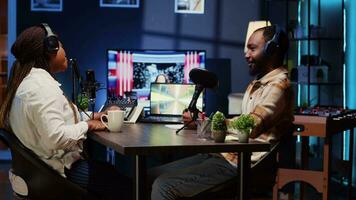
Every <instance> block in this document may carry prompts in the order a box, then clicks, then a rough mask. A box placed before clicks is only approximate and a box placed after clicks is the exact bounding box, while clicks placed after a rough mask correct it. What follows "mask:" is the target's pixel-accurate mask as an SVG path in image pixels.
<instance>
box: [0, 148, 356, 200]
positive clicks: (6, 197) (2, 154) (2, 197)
mask: <svg viewBox="0 0 356 200" xmlns="http://www.w3.org/2000/svg"><path fill="white" fill-rule="evenodd" d="M0 158H2V160H0V200H12V199H13V198H12V189H11V186H10V183H9V180H8V171H9V169H10V168H11V160H10V159H11V155H10V154H9V153H8V152H6V151H1V150H0ZM4 158H5V159H4ZM294 188H295V191H299V190H298V188H299V184H295V186H294ZM330 190H331V191H330V198H329V199H331V200H344V199H346V194H347V190H346V188H345V187H344V186H342V185H341V184H338V183H337V180H335V179H334V180H333V181H331V187H330ZM353 194H354V196H353V199H356V191H355V190H354V191H353ZM280 195H281V196H280V199H281V200H284V199H288V198H287V195H283V194H280ZM292 196H293V199H299V196H300V195H299V194H298V193H297V192H295V193H294V195H292ZM269 199H272V197H271V195H270V196H269V197H253V198H252V200H269ZM304 199H313V200H314V199H315V200H317V199H321V195H320V194H318V193H317V192H316V191H315V190H314V189H313V188H311V187H307V189H306V198H304ZM225 200H227V199H225Z"/></svg>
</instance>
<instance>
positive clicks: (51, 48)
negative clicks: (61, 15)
mask: <svg viewBox="0 0 356 200" xmlns="http://www.w3.org/2000/svg"><path fill="white" fill-rule="evenodd" d="M41 26H42V28H44V29H45V31H46V38H45V39H44V46H45V50H46V52H47V53H50V54H56V53H57V51H58V50H59V41H58V37H57V36H56V35H55V34H54V33H53V32H52V30H51V28H50V27H49V26H48V24H46V23H41Z"/></svg>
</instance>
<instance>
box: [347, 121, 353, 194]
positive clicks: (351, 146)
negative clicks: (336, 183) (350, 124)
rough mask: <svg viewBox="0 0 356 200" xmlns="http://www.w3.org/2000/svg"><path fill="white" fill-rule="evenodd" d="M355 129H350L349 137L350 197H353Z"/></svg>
mask: <svg viewBox="0 0 356 200" xmlns="http://www.w3.org/2000/svg"><path fill="white" fill-rule="evenodd" d="M353 152H354V129H353V128H351V129H350V137H349V166H348V170H349V171H348V186H347V187H348V198H349V199H352V164H353V157H354V154H353Z"/></svg>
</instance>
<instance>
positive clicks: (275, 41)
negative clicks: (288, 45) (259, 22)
mask: <svg viewBox="0 0 356 200" xmlns="http://www.w3.org/2000/svg"><path fill="white" fill-rule="evenodd" d="M273 27H274V35H273V37H272V39H270V40H269V41H267V42H266V44H265V46H264V49H263V53H264V55H266V56H271V55H272V54H273V53H274V52H276V50H277V49H278V48H279V37H280V34H281V31H282V30H281V29H280V28H279V27H278V26H277V25H273Z"/></svg>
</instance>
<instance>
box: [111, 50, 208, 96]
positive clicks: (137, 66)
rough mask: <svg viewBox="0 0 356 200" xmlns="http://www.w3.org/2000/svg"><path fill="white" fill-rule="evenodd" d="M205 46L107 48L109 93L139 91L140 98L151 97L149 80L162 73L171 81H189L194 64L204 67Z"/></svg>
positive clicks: (120, 93)
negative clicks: (142, 48)
mask: <svg viewBox="0 0 356 200" xmlns="http://www.w3.org/2000/svg"><path fill="white" fill-rule="evenodd" d="M205 55H206V53H205V51H203V50H175V51H172V50H124V49H109V50H108V51H107V67H108V77H107V78H108V79H107V88H108V96H113V95H114V96H123V95H124V93H125V92H126V91H133V92H136V95H137V97H138V99H139V100H148V98H149V93H150V84H151V83H152V82H154V81H155V79H156V77H157V76H158V75H160V74H165V75H166V76H167V77H168V79H169V81H170V82H171V83H190V82H191V81H190V80H189V72H190V70H191V69H193V68H197V67H200V68H205Z"/></svg>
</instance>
